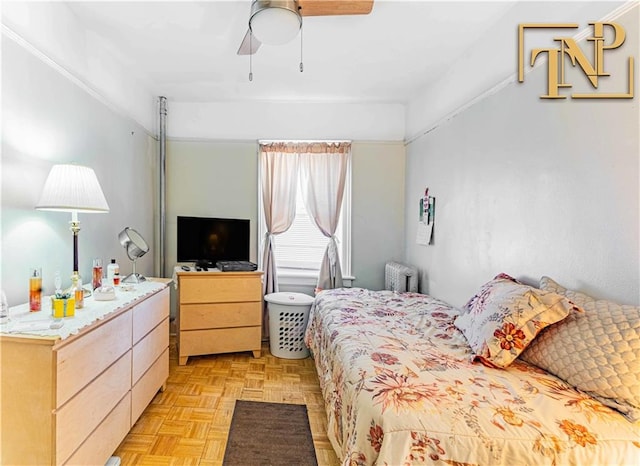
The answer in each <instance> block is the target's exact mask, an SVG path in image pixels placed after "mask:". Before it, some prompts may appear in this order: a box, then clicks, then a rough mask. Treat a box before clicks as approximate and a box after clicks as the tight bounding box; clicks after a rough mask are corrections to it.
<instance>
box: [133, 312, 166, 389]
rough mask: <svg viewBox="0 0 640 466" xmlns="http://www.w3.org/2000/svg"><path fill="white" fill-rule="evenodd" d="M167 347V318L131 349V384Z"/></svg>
mask: <svg viewBox="0 0 640 466" xmlns="http://www.w3.org/2000/svg"><path fill="white" fill-rule="evenodd" d="M168 347H169V318H168V317H167V318H165V319H164V320H163V321H162V322H161V323H160V325H158V326H157V327H156V328H155V329H154V330H153V331H152V332H151V333H149V334H148V335H147V336H146V337H145V338H143V339H142V340H141V341H139V342H138V344H136V345H135V346H134V347H133V368H132V371H131V373H132V382H133V383H134V384H135V383H136V382H137V381H138V379H139V378H140V377H141V376H142V374H144V373H145V372H146V371H147V369H149V367H151V365H152V364H153V362H154V361H155V360H156V359H158V356H160V355H161V354H162V353H163V352H164V351H165V350H166V349H167V348H168Z"/></svg>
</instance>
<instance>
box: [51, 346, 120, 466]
mask: <svg viewBox="0 0 640 466" xmlns="http://www.w3.org/2000/svg"><path fill="white" fill-rule="evenodd" d="M130 389H131V352H130V351H128V352H127V353H125V354H124V356H122V357H121V358H120V359H118V361H117V362H116V363H115V364H113V365H112V366H111V367H109V368H108V369H107V370H106V371H104V372H103V373H102V374H101V375H100V376H99V377H98V378H97V379H95V380H94V381H93V382H91V383H90V384H89V385H87V386H86V387H85V388H84V390H82V391H81V392H80V393H78V394H77V395H76V396H74V397H73V398H72V399H71V400H69V402H68V403H67V404H65V405H64V406H63V407H62V408H60V409H58V410H57V411H56V412H55V413H54V417H55V421H54V422H55V426H56V428H55V431H56V437H55V438H56V450H57V454H56V463H57V464H62V463H64V462H65V460H66V459H67V458H68V457H69V456H70V455H71V454H72V453H73V452H74V451H75V450H76V449H77V448H78V447H79V446H80V445H81V444H82V443H83V442H84V441H85V439H86V438H87V437H88V436H89V434H90V433H91V432H92V431H93V430H94V429H95V428H96V427H97V426H98V425H99V424H100V423H101V422H102V421H103V420H104V418H106V417H107V415H108V414H109V413H110V412H111V410H112V409H113V408H114V407H115V406H116V405H117V404H118V403H119V402H120V400H122V398H123V397H124V396H125V395H126V394H127V392H129V390H130Z"/></svg>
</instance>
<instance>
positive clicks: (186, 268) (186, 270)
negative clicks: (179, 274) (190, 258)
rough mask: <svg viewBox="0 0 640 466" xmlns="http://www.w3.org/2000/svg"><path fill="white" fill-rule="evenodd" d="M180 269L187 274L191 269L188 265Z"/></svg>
mask: <svg viewBox="0 0 640 466" xmlns="http://www.w3.org/2000/svg"><path fill="white" fill-rule="evenodd" d="M181 269H182V270H184V271H185V272H188V271H189V270H191V267H189V266H188V265H183V266H182V267H181Z"/></svg>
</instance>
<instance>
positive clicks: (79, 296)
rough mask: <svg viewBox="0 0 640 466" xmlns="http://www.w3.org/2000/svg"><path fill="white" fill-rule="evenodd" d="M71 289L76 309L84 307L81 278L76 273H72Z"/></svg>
mask: <svg viewBox="0 0 640 466" xmlns="http://www.w3.org/2000/svg"><path fill="white" fill-rule="evenodd" d="M71 289H72V290H73V295H74V297H75V299H76V309H82V308H83V307H84V290H83V289H82V278H81V277H80V274H79V273H78V272H74V273H73V276H72V277H71Z"/></svg>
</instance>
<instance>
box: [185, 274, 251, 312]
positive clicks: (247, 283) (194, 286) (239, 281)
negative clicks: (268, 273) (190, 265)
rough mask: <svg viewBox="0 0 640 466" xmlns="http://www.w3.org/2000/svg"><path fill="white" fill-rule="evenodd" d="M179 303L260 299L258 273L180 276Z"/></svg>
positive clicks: (231, 301)
mask: <svg viewBox="0 0 640 466" xmlns="http://www.w3.org/2000/svg"><path fill="white" fill-rule="evenodd" d="M178 290H179V293H180V304H185V303H234V302H243V301H261V300H262V282H261V281H260V275H250V274H247V275H239V274H233V275H231V274H230V275H225V272H219V275H218V274H216V277H215V278H214V279H211V275H202V276H200V275H193V276H188V277H180V285H179V287H178Z"/></svg>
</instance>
